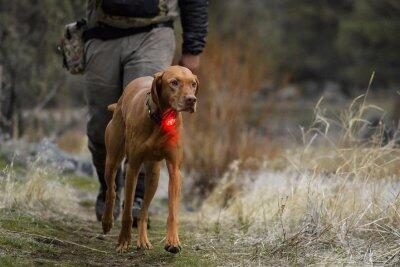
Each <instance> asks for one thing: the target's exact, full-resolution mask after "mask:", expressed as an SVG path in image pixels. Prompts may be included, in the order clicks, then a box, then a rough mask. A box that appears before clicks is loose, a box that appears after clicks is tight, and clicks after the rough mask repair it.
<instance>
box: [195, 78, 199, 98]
mask: <svg viewBox="0 0 400 267" xmlns="http://www.w3.org/2000/svg"><path fill="white" fill-rule="evenodd" d="M194 79H195V80H196V83H197V87H196V92H195V93H194V94H195V95H196V96H197V92H198V91H199V88H200V83H199V79H198V78H197V76H196V75H194Z"/></svg>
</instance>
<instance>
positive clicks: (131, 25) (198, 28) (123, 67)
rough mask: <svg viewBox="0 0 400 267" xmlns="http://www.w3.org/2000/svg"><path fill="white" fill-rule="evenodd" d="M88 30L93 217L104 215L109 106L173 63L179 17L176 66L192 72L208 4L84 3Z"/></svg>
mask: <svg viewBox="0 0 400 267" xmlns="http://www.w3.org/2000/svg"><path fill="white" fill-rule="evenodd" d="M86 4H87V25H88V29H87V30H86V31H85V32H84V34H83V39H84V42H85V63H86V67H85V82H86V90H85V95H86V99H87V104H88V108H89V116H88V122H87V136H88V139H89V144H88V146H89V150H90V152H91V154H92V160H93V165H94V166H95V169H96V172H97V176H98V179H99V182H100V189H99V193H98V196H97V199H96V206H95V211H96V217H97V220H99V221H100V220H101V218H102V215H103V213H104V210H105V197H106V191H107V184H106V182H105V178H104V168H105V158H106V150H105V144H104V133H105V129H106V126H107V124H108V122H109V121H110V119H111V117H112V113H111V112H109V111H108V110H107V106H108V105H109V104H112V103H115V102H117V101H118V99H119V97H120V96H121V95H122V92H123V89H124V88H125V86H126V85H127V84H129V83H130V82H131V81H132V80H134V79H136V78H138V77H142V76H152V75H153V74H154V73H156V72H158V71H161V70H162V69H164V68H166V67H167V66H170V65H171V64H172V60H173V56H174V53H175V35H174V30H173V22H174V20H175V19H176V18H177V17H178V15H180V18H181V24H182V30H183V36H182V38H183V43H182V56H181V59H180V61H179V64H180V65H182V66H184V67H187V68H189V69H190V70H192V71H194V72H195V71H196V70H197V69H198V67H199V64H200V54H201V53H202V51H203V48H204V46H205V38H206V35H207V27H208V14H207V8H208V1H207V0H87V3H86ZM144 176H145V174H144V172H143V170H142V171H141V172H140V174H139V179H138V184H137V187H136V193H135V201H134V205H133V207H132V208H133V217H134V218H133V219H134V226H135V224H137V220H138V218H139V211H140V207H141V203H142V199H143V195H144V190H145V188H144V178H145V177H144ZM123 183H124V178H123V171H122V170H121V168H120V170H119V171H118V173H117V178H116V192H117V197H116V202H115V208H114V218H118V216H119V213H120V209H121V203H120V193H121V189H122V188H123Z"/></svg>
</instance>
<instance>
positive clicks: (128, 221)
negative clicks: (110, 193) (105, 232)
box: [117, 160, 140, 252]
mask: <svg viewBox="0 0 400 267" xmlns="http://www.w3.org/2000/svg"><path fill="white" fill-rule="evenodd" d="M139 168H140V163H139V162H138V161H136V160H134V161H133V162H131V161H129V163H128V166H127V171H126V176H125V202H124V211H123V214H122V227H121V232H120V234H119V238H118V245H117V252H127V251H129V249H130V247H131V241H132V233H131V228H132V221H133V220H132V206H133V199H134V192H135V190H136V183H137V177H138V174H139Z"/></svg>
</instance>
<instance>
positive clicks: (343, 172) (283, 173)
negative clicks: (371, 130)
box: [200, 90, 400, 265]
mask: <svg viewBox="0 0 400 267" xmlns="http://www.w3.org/2000/svg"><path fill="white" fill-rule="evenodd" d="M367 95H368V90H367V94H366V95H364V96H361V97H359V98H357V99H355V100H354V101H353V102H352V103H351V104H350V106H349V107H348V108H347V109H345V110H343V112H342V114H340V116H338V117H334V118H332V117H327V116H326V115H325V112H323V109H322V106H323V104H322V103H321V102H319V103H318V104H317V106H316V109H315V120H314V122H313V123H312V124H311V126H310V127H309V129H308V130H304V131H303V141H304V143H303V144H304V145H302V146H295V145H294V146H293V148H289V149H287V151H285V152H282V154H281V157H277V158H276V159H274V160H270V161H262V160H261V161H257V160H256V161H257V162H258V166H259V167H258V170H254V169H253V170H248V169H243V168H242V167H241V165H242V162H240V161H236V162H234V163H232V164H231V166H230V168H229V171H227V172H226V173H225V175H224V177H223V179H222V180H221V182H220V184H219V185H218V186H217V187H216V189H215V190H214V192H213V193H212V194H211V195H210V197H209V198H208V199H207V200H206V201H205V203H203V208H202V212H201V217H200V222H207V225H210V222H211V224H214V227H213V228H211V229H214V231H215V235H216V236H217V241H216V244H214V245H216V246H217V245H219V246H221V247H223V246H225V247H229V249H230V251H231V254H230V255H229V256H228V255H225V254H223V253H221V254H218V252H216V253H217V254H218V257H222V258H224V259H225V260H226V264H227V265H234V264H235V262H238V258H239V259H241V260H242V262H244V263H246V264H248V263H253V264H254V263H257V262H258V263H260V262H261V263H262V262H264V263H265V262H269V263H271V262H273V263H275V264H278V263H279V264H288V263H290V264H311V263H339V262H340V263H357V264H361V263H362V264H398V263H400V245H399V244H400V231H399V230H398V229H399V227H400V210H399V209H400V198H399V195H400V182H399V179H398V177H399V174H400V173H399V172H400V168H399V167H398V166H399V160H400V153H399V151H398V148H397V147H396V140H389V141H384V140H383V139H384V137H383V125H381V126H380V127H378V129H376V131H375V134H374V135H373V136H372V137H371V138H370V139H368V140H365V139H363V138H360V132H361V131H362V130H363V128H364V127H365V126H366V125H368V124H369V122H368V121H366V120H365V119H364V118H365V114H366V112H367V111H368V110H369V109H376V108H377V107H375V106H371V105H368V104H367ZM333 128H335V129H334V130H333ZM331 132H335V134H332V133H331ZM338 133H339V134H338ZM282 162H286V168H285V169H284V170H281V169H282V168H281V166H282ZM253 165H255V164H253ZM276 166H279V167H278V170H277V168H276ZM214 238H215V237H214ZM238 244H240V246H239V247H240V248H238V247H237V246H238Z"/></svg>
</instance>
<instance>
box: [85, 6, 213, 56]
mask: <svg viewBox="0 0 400 267" xmlns="http://www.w3.org/2000/svg"><path fill="white" fill-rule="evenodd" d="M160 3H161V5H163V8H162V9H161V10H162V11H161V12H160V14H159V15H157V16H155V17H151V18H134V17H120V16H111V15H109V14H106V13H105V12H104V11H103V10H102V8H101V0H87V21H88V26H89V30H92V29H95V31H94V34H91V35H90V38H100V39H112V38H119V37H121V35H120V34H121V33H123V32H126V33H127V34H126V35H130V33H131V32H134V30H133V31H132V29H135V28H136V29H146V30H147V29H151V25H155V24H159V23H165V22H169V21H173V20H174V19H175V18H177V17H178V13H180V16H181V22H182V29H183V44H182V51H183V52H184V53H191V54H199V53H201V52H202V51H203V48H204V45H205V39H206V35H207V27H208V12H207V11H208V0H160ZM178 7H179V9H180V12H178ZM105 26H106V27H111V28H114V30H112V29H111V31H110V32H118V33H119V34H117V35H115V36H114V35H112V34H111V35H110V34H106V35H102V34H96V33H101V30H102V29H104V28H105ZM106 30H107V29H106ZM108 30H110V29H108ZM96 35H98V36H96ZM104 36H106V37H104Z"/></svg>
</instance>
